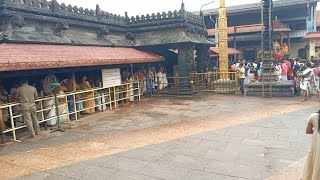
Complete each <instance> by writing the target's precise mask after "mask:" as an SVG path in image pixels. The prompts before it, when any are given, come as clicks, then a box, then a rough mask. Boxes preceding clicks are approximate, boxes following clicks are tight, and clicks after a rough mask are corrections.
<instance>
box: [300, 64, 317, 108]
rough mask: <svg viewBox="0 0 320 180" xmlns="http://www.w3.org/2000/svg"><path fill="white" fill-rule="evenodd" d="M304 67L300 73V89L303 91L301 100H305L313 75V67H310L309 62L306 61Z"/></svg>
mask: <svg viewBox="0 0 320 180" xmlns="http://www.w3.org/2000/svg"><path fill="white" fill-rule="evenodd" d="M306 66H307V67H306V69H305V70H304V71H303V72H302V74H301V80H300V89H301V90H302V92H303V100H302V102H304V101H306V100H307V98H308V96H309V94H310V90H311V82H310V81H311V80H312V77H313V75H314V73H313V69H312V68H311V63H310V62H307V63H306Z"/></svg>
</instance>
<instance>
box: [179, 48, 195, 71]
mask: <svg viewBox="0 0 320 180" xmlns="http://www.w3.org/2000/svg"><path fill="white" fill-rule="evenodd" d="M195 69H196V64H195V58H194V47H192V46H181V47H179V48H178V65H177V66H176V68H175V74H178V75H179V76H180V77H189V76H190V73H191V72H193V71H195Z"/></svg>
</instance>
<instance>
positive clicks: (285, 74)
mask: <svg viewBox="0 0 320 180" xmlns="http://www.w3.org/2000/svg"><path fill="white" fill-rule="evenodd" d="M281 70H282V72H281V80H282V81H288V71H289V67H288V65H287V63H286V62H285V61H283V63H282V64H281Z"/></svg>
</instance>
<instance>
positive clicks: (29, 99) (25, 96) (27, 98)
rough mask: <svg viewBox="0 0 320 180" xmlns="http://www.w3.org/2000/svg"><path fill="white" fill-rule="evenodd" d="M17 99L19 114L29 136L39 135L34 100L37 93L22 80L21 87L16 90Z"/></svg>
mask: <svg viewBox="0 0 320 180" xmlns="http://www.w3.org/2000/svg"><path fill="white" fill-rule="evenodd" d="M16 94H17V97H16V98H17V99H19V101H20V105H21V114H22V118H23V119H24V121H25V122H26V123H27V127H28V129H29V132H30V133H31V136H32V137H34V136H35V135H40V126H39V120H38V117H37V108H36V103H35V100H36V99H37V98H38V93H37V90H36V88H35V87H33V86H30V85H28V80H22V86H21V87H19V88H18V89H17V93H16Z"/></svg>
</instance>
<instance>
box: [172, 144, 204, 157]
mask: <svg viewBox="0 0 320 180" xmlns="http://www.w3.org/2000/svg"><path fill="white" fill-rule="evenodd" d="M209 150H210V147H209V146H195V147H189V148H186V147H184V146H173V147H171V148H170V149H168V150H166V153H169V154H174V155H185V156H192V157H198V158H202V157H204V156H205V155H206V154H207V152H208V151H209Z"/></svg>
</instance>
